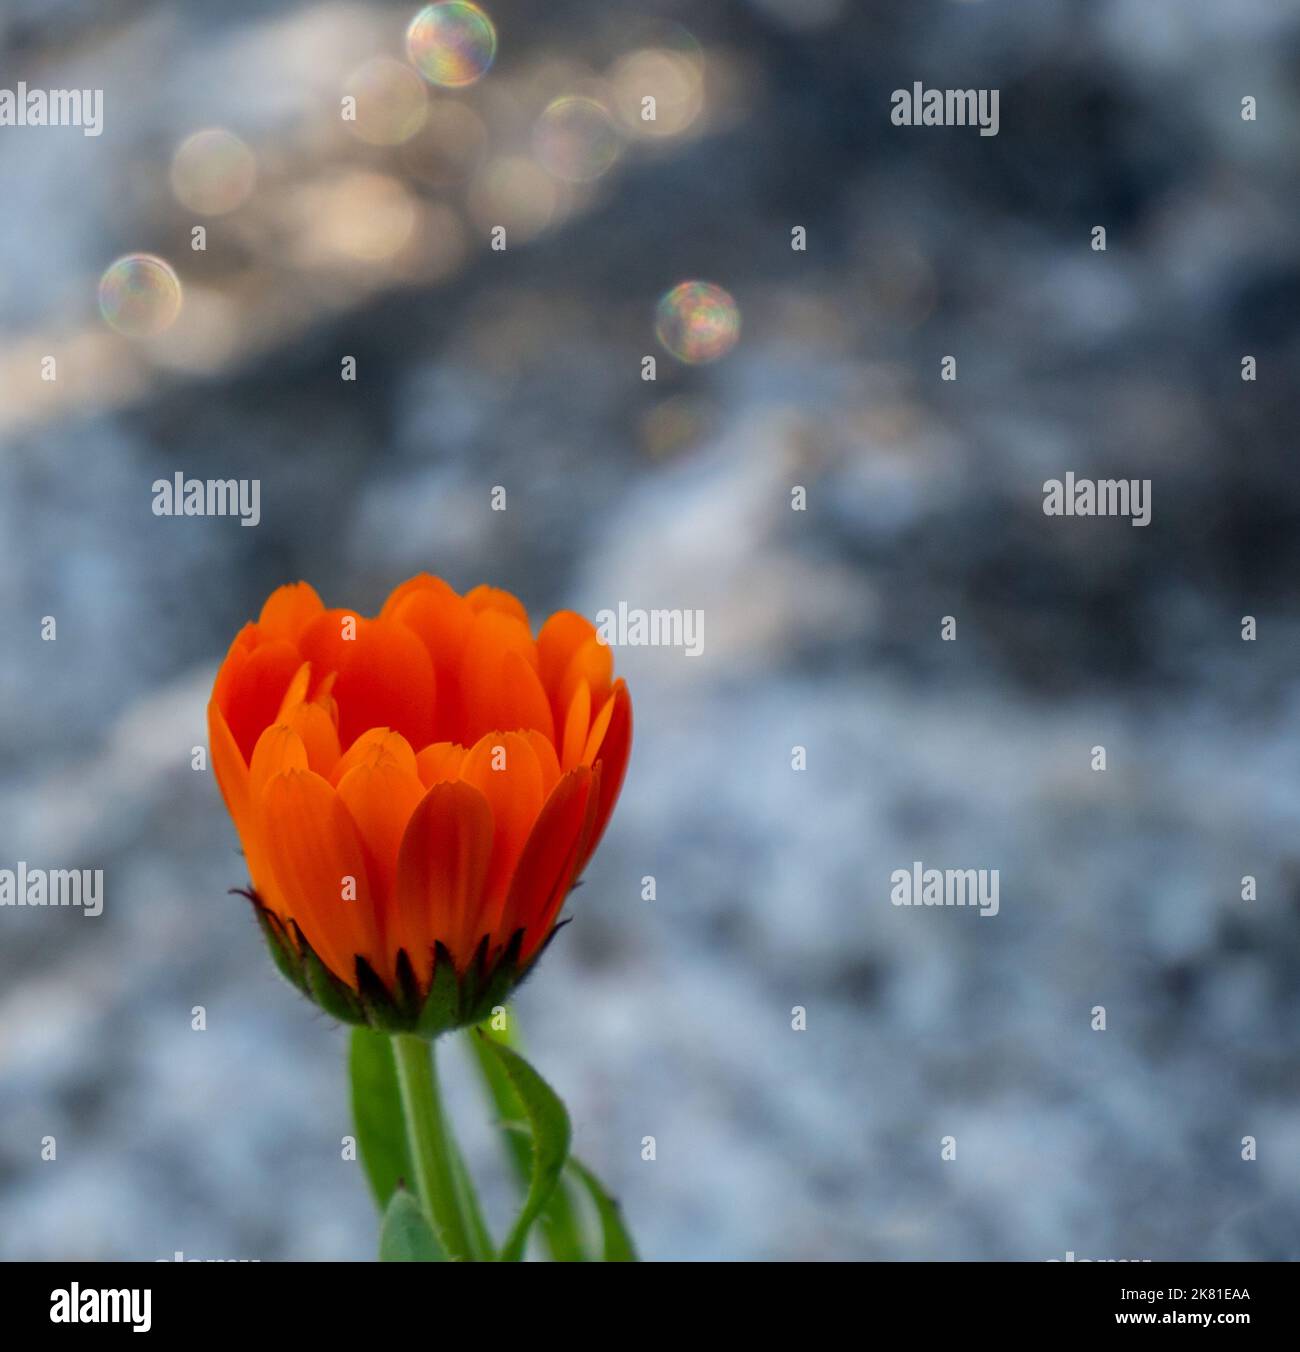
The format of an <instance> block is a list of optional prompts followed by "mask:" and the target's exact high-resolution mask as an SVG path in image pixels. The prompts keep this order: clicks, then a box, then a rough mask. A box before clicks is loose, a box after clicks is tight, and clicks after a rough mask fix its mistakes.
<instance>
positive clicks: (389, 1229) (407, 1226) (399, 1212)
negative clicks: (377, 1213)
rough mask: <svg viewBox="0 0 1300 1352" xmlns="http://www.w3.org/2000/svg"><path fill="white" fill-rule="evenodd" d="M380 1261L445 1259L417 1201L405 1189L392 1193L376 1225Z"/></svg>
mask: <svg viewBox="0 0 1300 1352" xmlns="http://www.w3.org/2000/svg"><path fill="white" fill-rule="evenodd" d="M379 1261H380V1262H381V1263H445V1262H446V1261H447V1255H446V1254H445V1253H444V1252H443V1250H442V1245H441V1244H439V1243H438V1237H437V1236H436V1235H435V1234H434V1232H433V1226H431V1225H430V1224H429V1222H428V1221H427V1220H426V1219H425V1215H424V1212H423V1211H421V1210H420V1204H419V1202H417V1201H416V1200H415V1198H414V1197H413V1196H412V1195H411V1194H410V1193H409V1192H407V1191H406V1189H405V1188H398V1189H397V1191H396V1192H395V1193H393V1197H392V1200H391V1201H390V1202H389V1203H388V1209H387V1210H386V1211H385V1212H384V1222H383V1224H382V1225H381V1226H380V1227H379Z"/></svg>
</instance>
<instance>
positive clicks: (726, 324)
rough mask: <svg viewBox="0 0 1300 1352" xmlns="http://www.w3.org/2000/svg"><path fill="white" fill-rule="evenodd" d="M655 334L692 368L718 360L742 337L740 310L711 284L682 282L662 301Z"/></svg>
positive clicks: (728, 296) (726, 295)
mask: <svg viewBox="0 0 1300 1352" xmlns="http://www.w3.org/2000/svg"><path fill="white" fill-rule="evenodd" d="M655 334H656V335H657V336H658V338H659V341H660V342H661V343H662V344H663V345H664V346H665V347H666V348H667V349H668V351H669V352H671V353H672V354H673V356H674V357H676V358H677V359H678V360H679V361H684V362H688V363H689V364H690V365H692V366H697V365H699V364H701V363H703V362H709V361H717V359H718V358H719V357H725V356H726V354H727V353H728V352H730V351H731V349H732V348H733V347H735V345H736V339H737V338H739V337H740V310H739V308H738V307H737V305H736V302H735V300H733V299H732V297H731V294H730V293H729V292H727V291H724V290H723V289H722V287H720V286H715V285H714V284H713V283H712V282H679V283H678V285H676V286H675V287H673V289H672V290H671V291H669V292H668V293H667V295H665V296H664V297H663V299H662V300H660V302H659V308H658V310H657V311H656V315H655Z"/></svg>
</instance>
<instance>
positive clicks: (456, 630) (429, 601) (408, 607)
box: [385, 579, 474, 741]
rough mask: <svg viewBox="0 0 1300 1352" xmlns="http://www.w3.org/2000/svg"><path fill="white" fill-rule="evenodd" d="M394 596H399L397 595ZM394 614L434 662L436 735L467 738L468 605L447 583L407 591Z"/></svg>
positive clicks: (470, 613) (445, 738)
mask: <svg viewBox="0 0 1300 1352" xmlns="http://www.w3.org/2000/svg"><path fill="white" fill-rule="evenodd" d="M430 581H431V582H434V581H436V579H430ZM399 591H400V588H399ZM393 595H394V596H397V592H394V594H393ZM385 609H386V610H387V607H385ZM391 615H392V618H393V619H395V620H396V621H397V622H398V623H399V624H403V625H405V626H406V627H407V628H408V629H410V630H411V632H412V633H413V634H415V635H416V637H417V638H419V640H420V642H421V643H423V644H424V646H425V649H426V650H427V651H428V653H429V657H430V660H431V661H432V662H433V670H434V676H435V685H436V686H437V691H438V701H437V706H436V708H435V709H434V735H435V736H436V737H437V738H438V739H439V740H440V741H456V740H458V739H459V738H461V737H464V736H465V705H464V698H463V696H462V694H461V687H460V669H461V658H462V656H463V654H464V651H465V641H466V639H467V638H468V637H469V631H470V626H471V624H473V622H474V612H473V611H472V610H471V609H470V607H469V603H468V602H467V601H466V600H465V599H464V598H463V597H461V596H457V595H456V593H455V592H454V591H452V589H451V588H450V587H448V586H447V584H446V583H439V584H438V585H437V586H427V587H421V588H418V589H416V590H413V591H410V592H407V593H406V594H405V595H403V596H402V597H401V598H400V599H399V600H398V601H397V603H396V605H395V606H394V608H393V611H392V612H391Z"/></svg>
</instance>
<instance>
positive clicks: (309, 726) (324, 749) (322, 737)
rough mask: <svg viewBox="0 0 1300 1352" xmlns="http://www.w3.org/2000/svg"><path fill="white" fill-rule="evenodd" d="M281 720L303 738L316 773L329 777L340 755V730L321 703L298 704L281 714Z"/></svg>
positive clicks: (309, 759) (309, 760)
mask: <svg viewBox="0 0 1300 1352" xmlns="http://www.w3.org/2000/svg"><path fill="white" fill-rule="evenodd" d="M281 721H282V722H283V723H285V724H287V725H288V726H289V727H291V728H292V729H293V730H294V732H296V733H297V734H298V736H299V737H301V738H302V743H303V746H305V747H306V748H307V764H308V765H309V766H310V767H311V768H312V769H313V770H315V771H316V773H317V774H318V775H324V776H325V778H326V779H329V778H331V776H332V775H333V773H334V767H335V766H336V765H337V764H338V759H339V733H338V729H337V728H336V727H335V726H334V720H333V719H332V718H331V717H330V715H329V713H328V711H327V710H326V708H325V706H324V705H323V704H320V703H317V702H314V701H313V702H312V703H311V704H299V705H298V706H297V707H296V708H293V709H290V710H289V711H288V713H286V714H282V715H281Z"/></svg>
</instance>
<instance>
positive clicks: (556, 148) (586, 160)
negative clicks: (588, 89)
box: [533, 94, 622, 183]
mask: <svg viewBox="0 0 1300 1352" xmlns="http://www.w3.org/2000/svg"><path fill="white" fill-rule="evenodd" d="M533 147H534V150H535V152H536V154H537V158H538V160H539V161H541V163H542V165H543V167H544V168H545V169H546V170H547V171H548V172H549V173H551V174H553V175H554V176H555V177H556V178H562V179H565V180H566V181H567V182H569V183H587V182H590V181H591V180H592V179H594V178H599V177H600V176H601V174H603V173H604V172H605V171H606V170H607V169H608V168H609V167H610V165H612V164H613V163H614V161H615V160H616V159H617V158H618V155H619V151H620V150H621V149H622V142H621V139H620V137H619V133H618V130H617V128H616V127H615V126H614V121H613V119H612V118H611V117H610V115H609V113H608V112H607V111H606V109H605V107H604V105H603V104H601V103H598V102H597V101H596V100H595V99H590V98H585V97H582V96H579V95H575V94H570V95H566V96H565V97H563V98H559V99H555V100H553V101H552V102H551V103H549V104H547V106H546V109H545V111H544V112H543V113H542V115H541V116H540V117H539V118H538V119H537V123H536V125H535V126H534V128H533Z"/></svg>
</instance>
